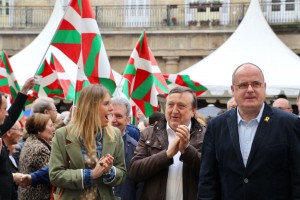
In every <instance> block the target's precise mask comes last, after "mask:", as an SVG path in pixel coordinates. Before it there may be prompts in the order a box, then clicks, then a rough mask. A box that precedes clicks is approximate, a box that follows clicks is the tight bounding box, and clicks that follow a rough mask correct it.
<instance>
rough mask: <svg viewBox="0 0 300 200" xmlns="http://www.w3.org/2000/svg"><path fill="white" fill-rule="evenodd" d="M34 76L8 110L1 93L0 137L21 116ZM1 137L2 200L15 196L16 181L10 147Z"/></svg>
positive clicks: (0, 170)
mask: <svg viewBox="0 0 300 200" xmlns="http://www.w3.org/2000/svg"><path fill="white" fill-rule="evenodd" d="M34 82H35V81H34V78H33V77H31V78H28V79H27V80H26V81H25V83H24V85H23V87H22V89H21V91H20V92H19V93H18V95H17V97H16V99H15V101H14V102H13V104H12V105H11V106H10V107H9V109H8V110H7V102H6V98H5V96H4V95H3V94H2V93H0V137H2V135H3V134H4V133H6V131H8V130H9V129H11V127H12V126H13V125H14V124H15V122H16V121H17V120H18V117H19V116H20V114H21V112H22V109H23V107H24V104H25V102H26V99H27V92H28V91H29V90H30V89H31V88H32V87H33V85H34ZM2 139H3V138H0V200H10V199H12V198H13V192H14V183H13V175H12V171H11V164H10V161H9V154H8V149H7V147H6V144H5V142H4V141H3V140H2Z"/></svg>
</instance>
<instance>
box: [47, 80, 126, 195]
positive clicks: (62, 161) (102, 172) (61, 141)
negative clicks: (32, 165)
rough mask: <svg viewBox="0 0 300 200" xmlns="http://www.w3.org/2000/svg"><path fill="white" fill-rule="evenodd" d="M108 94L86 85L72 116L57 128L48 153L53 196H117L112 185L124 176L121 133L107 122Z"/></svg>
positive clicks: (101, 88) (108, 109)
mask: <svg viewBox="0 0 300 200" xmlns="http://www.w3.org/2000/svg"><path fill="white" fill-rule="evenodd" d="M112 109H113V108H112V105H111V99H110V95H109V92H108V90H107V89H105V88H104V87H103V86H101V85H89V86H87V87H85V88H84V89H83V90H82V91H81V94H80V96H79V99H78V103H77V106H76V109H75V113H74V117H73V119H72V121H71V123H70V125H68V126H67V127H63V128H60V129H58V130H57V131H56V134H55V137H54V139H53V142H52V152H51V157H50V181H51V183H52V184H53V185H54V186H55V187H56V190H55V194H54V198H55V199H58V198H59V199H61V200H63V199H66V200H69V199H116V197H115V196H114V194H113V190H112V187H113V186H116V185H119V184H121V183H122V182H123V181H124V180H125V177H126V170H125V161H124V147H123V141H122V137H121V133H120V131H119V130H118V129H116V128H113V127H112V126H111V125H110V122H109V116H110V115H111V114H112Z"/></svg>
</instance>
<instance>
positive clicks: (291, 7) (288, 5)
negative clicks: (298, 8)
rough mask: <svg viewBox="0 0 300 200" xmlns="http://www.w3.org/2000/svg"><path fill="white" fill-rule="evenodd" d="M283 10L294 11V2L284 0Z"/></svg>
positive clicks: (292, 0) (293, 0)
mask: <svg viewBox="0 0 300 200" xmlns="http://www.w3.org/2000/svg"><path fill="white" fill-rule="evenodd" d="M285 10H286V11H294V10H295V0H286V4H285Z"/></svg>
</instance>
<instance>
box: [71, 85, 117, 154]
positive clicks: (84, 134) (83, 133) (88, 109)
mask: <svg viewBox="0 0 300 200" xmlns="http://www.w3.org/2000/svg"><path fill="white" fill-rule="evenodd" d="M107 94H109V92H108V90H107V89H106V88H105V87H103V86H102V85H99V84H95V85H89V86H87V87H85V88H84V89H83V90H82V91H81V93H80V95H79V98H78V101H77V105H76V109H75V113H74V118H73V119H72V124H73V126H72V130H71V131H70V133H73V134H76V136H77V137H78V138H79V137H81V138H82V140H83V144H84V146H85V148H86V150H87V153H88V154H93V153H95V152H96V148H95V145H96V135H97V133H98V132H101V134H104V133H106V134H107V135H108V137H109V138H110V141H111V142H112V141H114V139H115V134H114V131H113V128H112V126H111V125H108V126H107V127H102V125H101V118H100V105H101V103H102V101H103V99H104V97H105V96H106V95H107ZM102 128H103V129H104V133H103V130H102Z"/></svg>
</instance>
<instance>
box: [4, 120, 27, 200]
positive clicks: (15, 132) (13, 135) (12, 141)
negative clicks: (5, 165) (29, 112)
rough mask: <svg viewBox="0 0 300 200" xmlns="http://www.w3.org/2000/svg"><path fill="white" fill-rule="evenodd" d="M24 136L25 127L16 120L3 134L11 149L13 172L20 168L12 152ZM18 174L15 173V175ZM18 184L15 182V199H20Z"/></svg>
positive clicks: (8, 147)
mask: <svg viewBox="0 0 300 200" xmlns="http://www.w3.org/2000/svg"><path fill="white" fill-rule="evenodd" d="M22 136H23V128H22V126H21V124H20V122H18V121H17V122H16V123H15V124H14V125H13V127H12V128H11V129H10V130H8V131H6V133H5V134H4V135H3V136H2V139H3V141H4V143H5V145H6V147H7V149H8V151H9V159H10V164H11V171H12V173H17V172H18V171H19V170H18V164H17V162H16V160H15V159H14V157H13V156H12V154H13V153H14V148H15V146H16V144H18V141H19V140H20V138H21V137H22ZM15 175H16V174H14V176H15ZM17 188H18V187H17V185H16V184H15V191H14V192H13V195H14V196H13V199H18V192H17Z"/></svg>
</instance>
